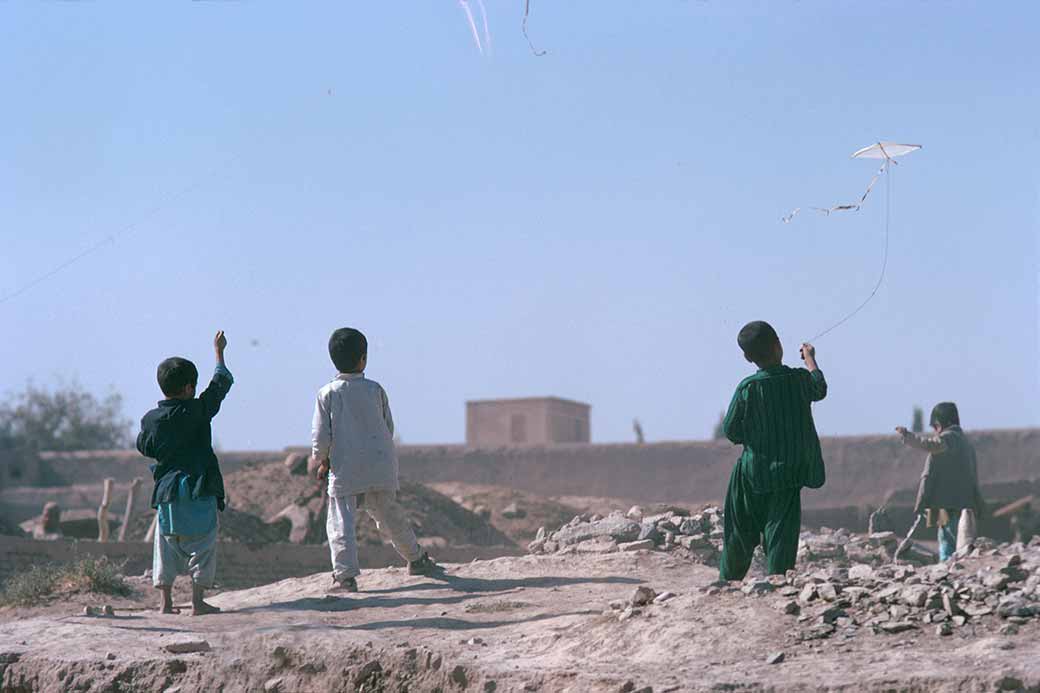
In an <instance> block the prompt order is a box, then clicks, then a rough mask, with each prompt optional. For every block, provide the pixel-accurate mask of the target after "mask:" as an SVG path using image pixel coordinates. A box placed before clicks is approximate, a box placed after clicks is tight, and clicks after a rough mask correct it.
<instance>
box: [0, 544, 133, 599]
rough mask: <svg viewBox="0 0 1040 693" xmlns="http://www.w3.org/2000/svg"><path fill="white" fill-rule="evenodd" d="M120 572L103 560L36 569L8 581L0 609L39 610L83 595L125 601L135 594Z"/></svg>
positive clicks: (106, 560)
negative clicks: (50, 601) (46, 604)
mask: <svg viewBox="0 0 1040 693" xmlns="http://www.w3.org/2000/svg"><path fill="white" fill-rule="evenodd" d="M121 568H122V566H119V565H116V564H114V563H112V562H111V561H109V560H108V559H107V558H105V557H104V556H102V557H101V558H93V557H87V558H83V559H81V560H79V561H76V562H74V563H65V564H60V565H43V566H35V565H34V566H33V567H31V568H30V569H29V570H27V571H25V572H23V573H19V574H16V575H13V576H11V577H10V578H8V580H7V581H6V582H5V583H4V585H3V588H2V589H0V606H37V605H39V604H40V603H41V602H44V601H46V600H47V599H49V598H51V597H55V596H65V595H71V594H84V593H91V594H109V595H115V596H120V597H125V596H128V595H129V594H130V593H131V591H132V590H131V588H130V586H129V585H128V584H126V581H125V580H124V579H123V575H122V573H121Z"/></svg>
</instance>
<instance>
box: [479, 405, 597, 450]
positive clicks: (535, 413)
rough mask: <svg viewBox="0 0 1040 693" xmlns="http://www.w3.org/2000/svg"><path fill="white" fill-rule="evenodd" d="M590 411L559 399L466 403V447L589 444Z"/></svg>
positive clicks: (586, 406)
mask: <svg viewBox="0 0 1040 693" xmlns="http://www.w3.org/2000/svg"><path fill="white" fill-rule="evenodd" d="M591 410H592V407H590V406H589V405H588V404H583V403H582V402H575V401H573V400H569V399H561V398H559V397H524V398H520V399H491V400H478V401H472V402H466V445H467V446H469V447H481V448H491V447H506V446H512V445H551V444H553V443H588V442H589V440H590V435H591V434H590V426H589V414H590V412H591Z"/></svg>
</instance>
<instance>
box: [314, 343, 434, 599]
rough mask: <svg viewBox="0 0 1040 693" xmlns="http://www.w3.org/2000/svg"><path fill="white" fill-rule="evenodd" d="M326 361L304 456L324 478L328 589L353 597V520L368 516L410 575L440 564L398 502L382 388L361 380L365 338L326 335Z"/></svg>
mask: <svg viewBox="0 0 1040 693" xmlns="http://www.w3.org/2000/svg"><path fill="white" fill-rule="evenodd" d="M329 356H331V357H332V363H333V364H334V365H335V366H336V368H337V370H339V374H338V375H337V376H336V379H335V380H333V381H332V382H331V383H329V384H328V385H326V386H324V387H323V388H321V390H319V391H318V399H317V402H316V403H315V405H314V418H313V420H312V424H311V454H312V457H313V459H314V461H315V462H317V463H318V467H317V472H316V474H317V477H318V479H320V480H322V481H324V480H326V479H327V480H328V496H329V511H328V517H327V519H326V522H325V530H326V532H327V533H328V537H329V551H330V553H331V557H332V580H333V582H334V583H335V585H334V587H333V591H342V592H357V589H358V587H357V576H358V575H359V574H360V573H361V569H360V567H359V566H358V554H357V534H356V530H355V525H354V517H355V515H356V513H357V511H358V510H364V511H365V512H367V513H368V514H369V515H370V516H371V517H372V519H373V520H375V522H376V526H377V527H378V528H379V530H380V531H381V532H383V533H385V534H388V535H389V537H390V542H391V543H392V544H393V546H394V548H395V549H396V550H397V553H398V554H400V555H401V557H402V558H404V559H405V560H406V561H408V573H409V575H432V574H434V573H436V572H438V571H440V570H441V568H440V566H438V565H437V564H436V563H434V562H433V559H431V558H430V556H429V555H428V554H427V553H426V552H425V551H423V550H422V549H421V548H420V547H419V543H418V541H417V540H416V538H415V532H414V531H413V530H412V526H411V524H409V522H408V518H407V517H405V514H404V510H403V509H402V508H401V506H400V505H399V504H398V502H397V491H398V489H399V482H398V478H397V453H396V451H395V450H394V438H393V436H394V419H393V417H392V416H391V414H390V401H389V398H388V397H387V395H386V391H385V390H384V389H383V388H382V386H381V385H380V384H379V383H377V382H376V381H374V380H369V379H368V378H366V377H365V366H366V365H368V340H367V339H365V335H363V334H361V332H359V331H358V330H355V329H353V328H350V327H344V328H341V329H338V330H336V331H335V332H333V333H332V337H331V338H330V339H329Z"/></svg>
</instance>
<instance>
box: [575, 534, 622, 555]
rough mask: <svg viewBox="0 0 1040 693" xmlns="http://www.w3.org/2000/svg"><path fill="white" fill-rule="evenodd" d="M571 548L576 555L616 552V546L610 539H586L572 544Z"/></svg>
mask: <svg viewBox="0 0 1040 693" xmlns="http://www.w3.org/2000/svg"><path fill="white" fill-rule="evenodd" d="M573 547H574V550H575V551H577V552H578V553H614V552H615V551H617V550H618V545H617V544H616V543H614V540H613V539H611V538H610V537H596V538H595V539H586V540H585V541H581V542H578V543H577V544H574V545H573Z"/></svg>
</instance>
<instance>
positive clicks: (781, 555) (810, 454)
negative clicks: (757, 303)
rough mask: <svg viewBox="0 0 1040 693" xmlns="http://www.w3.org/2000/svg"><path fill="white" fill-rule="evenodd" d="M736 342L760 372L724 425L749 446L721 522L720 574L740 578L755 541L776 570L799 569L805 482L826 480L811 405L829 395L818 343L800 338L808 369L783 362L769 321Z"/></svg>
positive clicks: (743, 388) (751, 326)
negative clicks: (760, 544) (789, 365)
mask: <svg viewBox="0 0 1040 693" xmlns="http://www.w3.org/2000/svg"><path fill="white" fill-rule="evenodd" d="M737 344H738V346H740V349H741V351H743V352H744V358H745V359H747V360H748V361H750V362H752V363H754V364H755V365H756V366H758V372H756V373H755V374H754V375H751V376H749V377H747V378H745V379H744V380H742V381H741V382H740V384H739V385H738V386H737V391H736V393H734V395H733V400H732V401H731V402H730V405H729V409H728V411H727V412H726V417H725V419H724V420H723V431H724V432H725V434H726V437H727V438H729V439H730V441H732V442H734V443H736V444H737V445H743V446H744V451H743V452H742V453H741V455H740V460H739V461H738V462H737V464H736V466H734V468H733V473H732V474H731V475H730V480H729V488H728V489H727V490H726V509H725V516H724V521H723V530H724V536H723V550H722V559H721V562H720V565H719V576H720V577H721V578H722V579H723V580H742V579H743V578H744V576H745V575H746V574H747V571H748V568H750V567H751V561H752V558H753V557H754V552H755V547H756V546H758V544H759V541H760V539H761V537H763V536H764V537H765V542H764V546H763V548H764V549H765V554H766V564H767V568H768V571H769V573H770V574H771V575H782V574H783V573H785V572H787V571H788V570H790V569H792V568H794V564H795V559H796V558H797V557H798V535H799V532H800V531H801V526H802V495H801V494H802V487H803V486H807V487H809V488H820V487H821V486H823V484H824V481H825V480H826V472H825V469H824V465H823V453H822V452H821V450H820V439H819V437H818V436H817V435H816V424H815V423H814V422H813V416H812V403H813V402H818V401H820V400H822V399H823V398H824V397H826V396H827V381H826V380H825V379H824V377H823V372H822V371H821V370H820V369H819V367H818V366H817V365H816V349H815V348H814V347H813V346H812V345H811V344H803V345H802V348H801V353H802V358H803V359H804V360H805V364H806V366H807V367H808V369H806V368H789V367H787V366H785V365H783V358H784V348H783V346H782V345H781V344H780V339H779V337H777V335H776V331H775V330H774V329H773V328H772V326H770V325H769V323H766V322H762V321H755V322H750V323H748V324H747V325H745V326H744V327H743V329H741V330H740V334H739V335H738V336H737Z"/></svg>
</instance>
